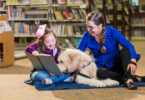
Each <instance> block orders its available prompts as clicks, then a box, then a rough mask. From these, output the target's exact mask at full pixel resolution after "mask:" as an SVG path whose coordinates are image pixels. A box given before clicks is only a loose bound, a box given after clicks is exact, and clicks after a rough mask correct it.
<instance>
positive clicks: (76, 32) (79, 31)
mask: <svg viewBox="0 0 145 100" xmlns="http://www.w3.org/2000/svg"><path fill="white" fill-rule="evenodd" d="M74 31H75V34H76V35H81V33H82V32H81V29H80V26H74Z"/></svg>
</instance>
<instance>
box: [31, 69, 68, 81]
mask: <svg viewBox="0 0 145 100" xmlns="http://www.w3.org/2000/svg"><path fill="white" fill-rule="evenodd" d="M68 77H70V74H64V75H60V76H51V75H49V74H48V73H47V72H46V71H34V72H32V73H31V75H30V78H31V80H32V81H33V82H41V81H42V80H43V79H46V78H50V79H52V80H53V83H58V82H63V81H64V80H65V79H67V78H68Z"/></svg>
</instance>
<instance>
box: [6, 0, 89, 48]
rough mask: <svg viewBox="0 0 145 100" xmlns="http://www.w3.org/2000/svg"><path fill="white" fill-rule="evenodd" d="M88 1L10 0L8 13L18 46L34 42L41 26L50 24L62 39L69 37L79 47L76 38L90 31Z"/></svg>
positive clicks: (66, 43)
mask: <svg viewBox="0 0 145 100" xmlns="http://www.w3.org/2000/svg"><path fill="white" fill-rule="evenodd" d="M88 4H89V3H88V0H43V1H41V0H25V1H24V0H7V1H6V7H7V16H8V20H9V23H10V25H11V27H12V29H13V32H14V37H15V44H16V47H17V46H21V45H22V44H23V45H28V44H30V43H28V42H29V41H30V42H33V40H34V39H36V35H35V33H36V30H37V27H38V25H39V24H46V23H47V25H48V26H49V28H50V29H52V30H53V31H54V33H56V36H57V37H58V39H59V40H60V42H61V41H63V40H64V41H65V39H68V40H69V41H71V42H70V43H72V45H73V47H76V44H75V38H77V39H78V38H80V37H81V36H82V34H83V33H84V32H85V31H86V27H85V18H86V16H87V13H88ZM66 41H67V40H66ZM61 45H69V44H68V42H65V44H61Z"/></svg>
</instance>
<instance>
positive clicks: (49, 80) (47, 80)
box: [42, 78, 53, 85]
mask: <svg viewBox="0 0 145 100" xmlns="http://www.w3.org/2000/svg"><path fill="white" fill-rule="evenodd" d="M42 83H44V84H48V85H50V84H52V83H53V80H52V79H50V78H45V79H43V80H42Z"/></svg>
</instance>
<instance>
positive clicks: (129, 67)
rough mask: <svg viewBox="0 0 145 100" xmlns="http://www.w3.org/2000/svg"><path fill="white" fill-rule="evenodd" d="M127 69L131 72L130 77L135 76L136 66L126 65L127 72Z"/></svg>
mask: <svg viewBox="0 0 145 100" xmlns="http://www.w3.org/2000/svg"><path fill="white" fill-rule="evenodd" d="M128 69H130V70H131V75H132V76H134V75H135V72H136V69H137V66H135V65H134V64H128V66H127V70H128Z"/></svg>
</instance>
